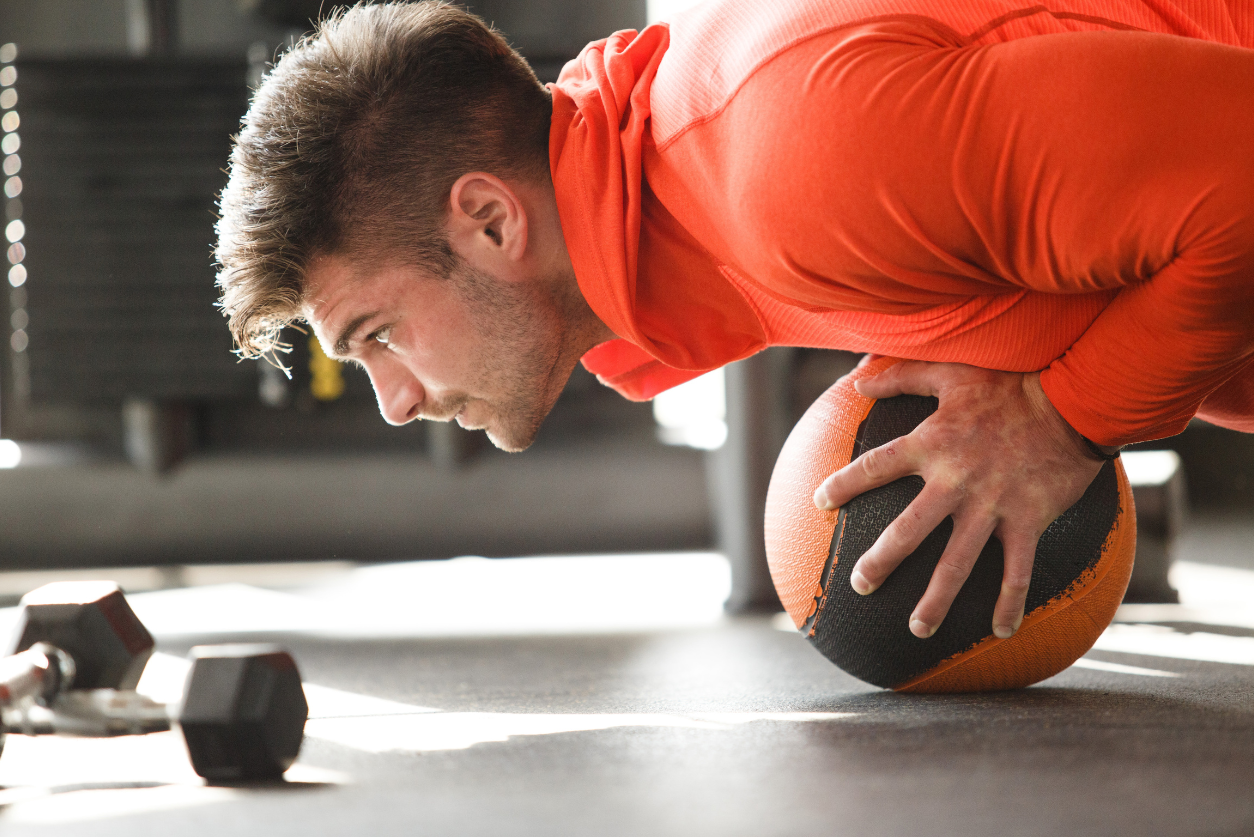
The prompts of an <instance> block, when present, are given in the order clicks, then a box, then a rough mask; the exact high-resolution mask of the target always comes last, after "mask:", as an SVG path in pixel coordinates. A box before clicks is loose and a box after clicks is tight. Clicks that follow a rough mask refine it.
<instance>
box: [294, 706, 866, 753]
mask: <svg viewBox="0 0 1254 837" xmlns="http://www.w3.org/2000/svg"><path fill="white" fill-rule="evenodd" d="M856 714H857V713H853V712H701V713H692V714H684V715H661V714H650V713H639V714H627V713H623V714H589V715H573V714H572V715H563V714H549V713H511V712H440V713H436V714H423V715H410V716H406V717H396V716H392V717H387V718H371V717H359V718H325V719H319V720H310V722H309V723H308V724H307V725H306V726H305V734H306V735H307V736H309V737H311V738H318V739H322V740H324V741H331V742H334V743H336V744H340V745H342V746H345V747H351V748H353V749H355V750H363V751H365V752H368V753H389V752H413V753H420V752H433V751H438V750H465V749H467V748H468V747H473V746H474V745H476V744H487V743H491V742H497V743H500V742H505V741H508V740H509V739H511V738H515V737H520V736H532V735H556V734H560V733H570V732H594V731H599V730H607V729H620V728H623V727H670V728H677V729H697V730H711V731H715V732H720V731H726V730H730V729H732V728H734V727H737V726H740V725H742V724H749V723H755V722H776V723H822V722H829V721H838V720H843V719H846V718H851V717H854V716H855V715H856Z"/></svg>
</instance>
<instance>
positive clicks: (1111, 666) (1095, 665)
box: [1071, 657, 1182, 677]
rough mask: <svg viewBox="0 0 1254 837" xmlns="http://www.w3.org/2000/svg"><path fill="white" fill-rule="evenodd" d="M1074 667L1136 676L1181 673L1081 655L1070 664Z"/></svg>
mask: <svg viewBox="0 0 1254 837" xmlns="http://www.w3.org/2000/svg"><path fill="white" fill-rule="evenodd" d="M1071 665H1072V666H1074V667H1075V668H1087V669H1092V670H1093V671H1110V672H1114V673H1115V674H1133V675H1136V676H1138V677H1181V676H1182V675H1181V674H1179V673H1178V672H1175V671H1162V670H1160V669H1156V668H1141V667H1140V666H1125V665H1122V664H1120V663H1107V662H1103V661H1102V660H1090V659H1088V658H1087V657H1081V658H1080V659H1078V660H1076V661H1075V662H1074V663H1072V664H1071Z"/></svg>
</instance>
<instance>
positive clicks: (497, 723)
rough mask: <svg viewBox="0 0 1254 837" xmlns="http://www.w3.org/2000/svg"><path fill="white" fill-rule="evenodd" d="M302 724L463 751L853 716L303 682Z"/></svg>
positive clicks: (322, 733) (157, 667)
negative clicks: (565, 707) (561, 702)
mask: <svg viewBox="0 0 1254 837" xmlns="http://www.w3.org/2000/svg"><path fill="white" fill-rule="evenodd" d="M187 669H188V663H187V661H186V660H184V659H182V658H179V657H175V656H172V655H170V654H163V653H157V654H154V655H153V657H152V659H151V660H150V661H149V663H148V667H147V668H146V669H145V670H144V676H143V679H142V680H140V683H139V691H141V692H143V693H144V694H147V695H149V696H150V697H153V698H156V699H157V700H164V701H176V700H178V697H179V695H180V694H181V693H182V689H183V681H184V679H185V678H186V676H187ZM305 697H306V699H307V700H308V701H309V722H308V723H307V724H306V725H305V735H306V736H308V737H310V738H318V739H322V740H324V741H330V742H333V743H336V744H340V745H342V746H345V747H351V748H353V749H355V750H362V751H364V752H368V753H387V752H414V753H417V752H429V751H437V750H464V749H466V748H468V747H473V746H474V745H476V744H486V743H490V742H505V741H508V740H509V739H511V738H515V737H519V736H534V735H556V734H559V733H567V732H591V731H595V730H606V729H617V728H620V727H673V728H679V729H704V730H713V731H723V730H729V729H732V728H733V727H737V726H740V725H742V724H748V723H753V722H757V721H771V722H776V723H816V722H821V721H836V720H841V719H844V718H850V717H853V716H854V715H855V714H856V713H850V712H696V713H685V714H673V715H672V714H656V713H608V714H562V713H520V712H444V711H442V710H440V709H435V708H432V707H429V706H414V705H411V704H406V703H400V702H398V701H393V700H387V699H385V698H378V697H373V696H370V695H361V694H356V693H353V692H347V691H344V690H342V689H333V688H330V687H328V686H319V685H317V684H313V683H306V684H305Z"/></svg>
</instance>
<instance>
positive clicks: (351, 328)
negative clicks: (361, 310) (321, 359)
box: [331, 311, 379, 357]
mask: <svg viewBox="0 0 1254 837" xmlns="http://www.w3.org/2000/svg"><path fill="white" fill-rule="evenodd" d="M378 315H379V312H378V311H371V312H370V313H368V314H362V315H361V316H360V317H355V318H353V319H352V320H350V321H349V323H348V325H346V326H344V328H343V330H342V331H340V336H339V337H336V338H335V343H334V344H333V345H332V346H331V351H333V352H335V354H336V355H337V356H338V357H344V356H345V355H347V354H348V351H349V348H350V346H349V343H350V342H351V341H352V339H353V335H354V334H356V333H357V329H359V328H361V324H362V323H364V322H365V321H366V320H369V319H370V318H371V317H377V316H378Z"/></svg>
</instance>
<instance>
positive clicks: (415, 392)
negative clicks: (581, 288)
mask: <svg viewBox="0 0 1254 837" xmlns="http://www.w3.org/2000/svg"><path fill="white" fill-rule="evenodd" d="M305 287H306V293H305V298H306V305H305V313H306V318H307V319H308V321H309V323H310V325H311V326H312V327H313V329H314V333H315V334H317V336H318V339H319V341H321V343H322V345H323V347H324V348H325V349H326V351H327V354H329V355H331V356H332V357H336V358H339V359H342V360H350V361H355V362H357V363H359V364H360V365H361V366H363V367H364V368H365V370H366V372H367V374H369V376H370V382H371V384H373V385H374V390H375V394H376V396H377V397H378V399H379V411H380V412H381V413H383V417H384V418H385V419H386V420H387V421H388V423H390V424H397V425H399V424H405V423H406V422H409V421H412V420H414V419H416V418H425V419H434V420H437V421H449V420H451V419H456V421H457V422H458V424H460V425H461V426H462V427H465V428H468V429H483V430H486V431H487V434H488V438H490V439H491V440H492V442H493V444H495V445H496V446H497V447H499V448H502V449H504V450H510V451H520V450H523V449H525V448H526V447H527V446H528V445H530V444H531V442H532V441H533V440H534V439H535V436H536V433H537V432H538V431H539V429H540V423H541V422H542V421H543V420H544V417H545V416H546V415H548V413H549V410H551V409H552V407H553V404H554V402H555V401H556V400H557V397H558V395H560V394H561V391H562V387H563V386H564V385H565V383H566V380H567V378H569V376H570V373H571V371H572V369H573V368H574V365H575V363H576V362H577V361H578V359H579V355H580V354H581V353H582V347H581V346H575V345H572V344H573V342H574V341H572V340H570V339H569V338H568V337H567V331H566V325H567V323H568V322H569V319H568V315H569V314H570V313H571V312H570V311H568V310H566V309H567V308H569V305H570V301H569V300H566V299H563V298H562V297H561V295H560V294H555V293H554V292H553V291H552V290H551V287H552V286H551V285H550V284H546V283H543V282H534V283H510V282H505V281H499V280H497V279H495V278H494V277H492V276H489V275H487V274H485V273H482V272H479V271H476V270H474V269H473V268H471V267H470V266H468V265H465V264H463V265H461V266H460V267H459V268H458V270H457V271H456V272H455V273H454V274H453V275H452V276H450V277H449V278H447V279H444V278H438V277H435V276H433V275H431V274H429V273H427V272H426V271H423V270H420V269H418V268H414V267H407V266H403V265H397V266H389V267H382V266H371V267H362V266H360V265H355V264H353V263H351V262H349V261H348V260H346V259H344V258H341V257H336V256H327V257H321V258H319V259H317V260H316V261H315V262H314V263H313V264H312V265H311V267H310V269H309V270H308V271H307V273H306V285H305Z"/></svg>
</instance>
